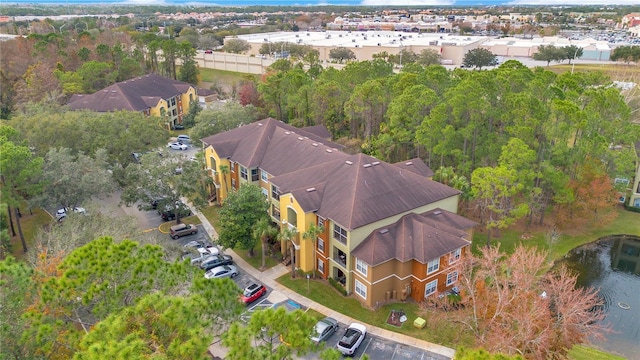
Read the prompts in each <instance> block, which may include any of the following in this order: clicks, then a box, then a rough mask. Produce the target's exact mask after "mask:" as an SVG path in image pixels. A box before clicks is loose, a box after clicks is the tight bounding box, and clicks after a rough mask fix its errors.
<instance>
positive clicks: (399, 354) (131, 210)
mask: <svg viewBox="0 0 640 360" xmlns="http://www.w3.org/2000/svg"><path fill="white" fill-rule="evenodd" d="M172 151H180V150H172ZM194 152H195V151H194ZM119 197H120V195H119V194H114V196H112V197H110V200H108V202H110V203H111V204H112V205H113V206H115V207H116V208H119V209H118V210H112V211H111V212H113V213H116V212H120V213H122V212H124V213H126V214H127V215H129V216H133V217H135V218H136V219H137V220H138V223H139V224H140V226H141V228H143V229H145V231H147V232H157V234H158V235H159V236H164V237H167V240H168V241H169V242H170V244H175V245H177V248H178V247H182V245H184V244H186V243H188V242H190V241H193V240H199V241H204V242H209V243H212V242H211V239H210V238H209V235H208V234H207V232H206V231H205V230H204V229H203V228H202V226H201V225H199V226H198V233H197V234H194V235H187V236H183V237H181V238H179V239H177V240H171V239H169V235H168V234H161V233H160V231H159V230H158V226H159V225H160V224H162V223H163V222H164V221H163V220H162V219H161V218H160V216H159V215H158V213H157V211H155V210H149V211H144V210H139V209H138V208H137V207H135V206H133V207H126V206H119V205H118V201H119ZM235 260H236V258H235V256H234V264H235ZM236 267H237V269H238V273H239V274H238V276H236V277H235V278H234V279H233V280H234V281H235V282H236V283H237V284H238V287H240V288H241V289H243V288H245V287H246V286H248V285H249V284H251V283H253V282H256V283H259V281H258V280H257V279H256V278H255V277H253V276H252V275H251V274H249V273H248V272H247V271H246V270H244V269H242V268H241V267H239V266H236ZM203 276H204V271H203ZM265 285H266V284H265ZM267 290H268V292H267V294H266V295H265V296H263V297H262V298H260V299H259V300H257V301H256V302H254V303H253V304H251V305H250V306H248V307H247V312H245V313H244V314H243V315H242V316H241V320H243V321H245V322H247V321H249V318H250V316H251V313H252V312H253V311H256V310H259V309H263V308H267V307H272V306H285V307H286V308H288V309H289V310H293V309H295V308H301V309H303V310H305V307H304V306H303V305H300V304H297V303H296V302H294V301H292V300H290V299H289V298H287V297H286V296H285V295H283V294H282V293H280V292H278V291H273V289H272V288H270V287H269V286H267ZM348 325H349V324H343V323H340V324H339V329H338V330H337V331H336V332H335V333H334V334H333V335H332V336H331V337H330V338H329V339H328V341H327V342H326V343H325V344H324V346H325V347H335V346H336V344H337V343H338V341H339V340H340V337H341V336H342V335H343V334H344V332H345V330H346V328H347V326H348ZM405 326H409V324H407V325H405ZM216 348H217V349H216ZM213 349H216V350H218V351H216V352H214V354H216V355H222V354H224V353H225V351H226V350H225V349H221V348H219V344H214V345H212V350H213ZM364 354H368V356H369V358H370V359H373V360H376V359H385V360H386V359H391V360H393V359H414V360H415V359H421V360H422V359H424V360H445V359H450V358H449V357H447V356H444V355H440V354H437V353H433V352H429V351H425V350H422V349H419V348H416V347H413V346H408V345H405V344H401V343H398V342H396V341H393V340H391V339H388V338H381V337H379V336H375V335H371V334H367V337H366V338H365V340H364V341H363V343H362V344H361V345H360V347H359V348H358V349H357V351H356V352H355V354H354V356H353V358H355V359H358V358H361V357H362V355H364ZM318 358H319V352H314V353H309V354H307V355H305V356H301V357H297V359H309V360H311V359H318Z"/></svg>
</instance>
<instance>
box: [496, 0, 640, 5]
mask: <svg viewBox="0 0 640 360" xmlns="http://www.w3.org/2000/svg"><path fill="white" fill-rule="evenodd" d="M507 4H508V5H546V6H554V5H557V6H564V5H603V6H606V5H638V0H514V1H510V2H507Z"/></svg>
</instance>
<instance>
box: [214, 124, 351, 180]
mask: <svg viewBox="0 0 640 360" xmlns="http://www.w3.org/2000/svg"><path fill="white" fill-rule="evenodd" d="M201 141H202V142H203V143H204V144H205V146H212V147H213V148H214V149H215V150H216V152H217V153H218V155H219V156H220V157H222V158H229V159H231V160H232V161H235V162H237V163H239V164H241V165H242V166H245V167H247V168H255V167H258V168H260V169H262V170H264V171H266V172H268V173H269V174H271V175H273V176H277V175H281V174H286V173H289V172H292V171H295V170H297V169H300V168H306V167H309V166H313V165H316V164H322V163H325V162H327V161H332V160H336V159H344V158H346V157H348V156H349V155H347V154H345V153H343V152H341V151H339V150H338V149H341V148H342V147H341V146H340V145H338V144H334V143H332V142H330V141H328V140H325V139H323V138H320V137H318V136H316V135H314V134H311V133H308V132H306V131H304V130H303V129H298V128H296V127H293V126H291V125H288V124H285V123H283V122H281V121H278V120H275V119H272V118H267V119H263V120H260V121H256V122H253V123H251V124H247V125H244V126H241V127H239V128H236V129H232V130H229V131H225V132H223V133H219V134H215V135H212V136H209V137H206V138H204V139H202V140H201Z"/></svg>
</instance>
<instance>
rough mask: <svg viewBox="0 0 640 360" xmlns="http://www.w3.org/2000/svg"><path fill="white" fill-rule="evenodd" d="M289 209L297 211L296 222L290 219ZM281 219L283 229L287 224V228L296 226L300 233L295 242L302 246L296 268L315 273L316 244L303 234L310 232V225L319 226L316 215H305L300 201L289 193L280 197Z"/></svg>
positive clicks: (297, 253)
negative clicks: (314, 256) (291, 225)
mask: <svg viewBox="0 0 640 360" xmlns="http://www.w3.org/2000/svg"><path fill="white" fill-rule="evenodd" d="M289 208H291V209H293V211H295V214H296V219H295V220H294V219H292V218H290V216H289V211H288V210H287V209H289ZM280 219H281V220H282V224H283V227H284V226H285V224H286V226H289V225H290V224H296V225H295V227H296V229H297V231H298V236H297V238H296V240H295V241H296V244H298V245H300V250H299V251H298V252H296V267H299V268H300V269H301V270H302V271H304V272H310V271H313V269H314V268H315V264H314V260H313V252H314V251H315V248H314V247H315V246H314V245H315V242H314V241H311V239H305V238H304V237H303V234H304V233H305V232H307V230H309V225H312V224H313V225H315V224H317V219H316V214H314V213H305V212H304V210H302V207H301V206H300V204H299V203H298V201H296V199H295V198H294V197H293V195H291V194H290V193H289V194H283V195H281V196H280ZM283 245H284V244H283Z"/></svg>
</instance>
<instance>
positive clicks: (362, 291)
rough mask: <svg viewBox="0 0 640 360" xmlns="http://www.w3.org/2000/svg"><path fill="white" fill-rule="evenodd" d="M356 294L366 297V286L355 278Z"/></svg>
mask: <svg viewBox="0 0 640 360" xmlns="http://www.w3.org/2000/svg"><path fill="white" fill-rule="evenodd" d="M355 284H356V294H358V295H360V296H361V297H362V298H363V299H365V300H366V299H367V287H366V286H365V285H364V284H363V283H361V282H360V281H358V279H356V282H355Z"/></svg>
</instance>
